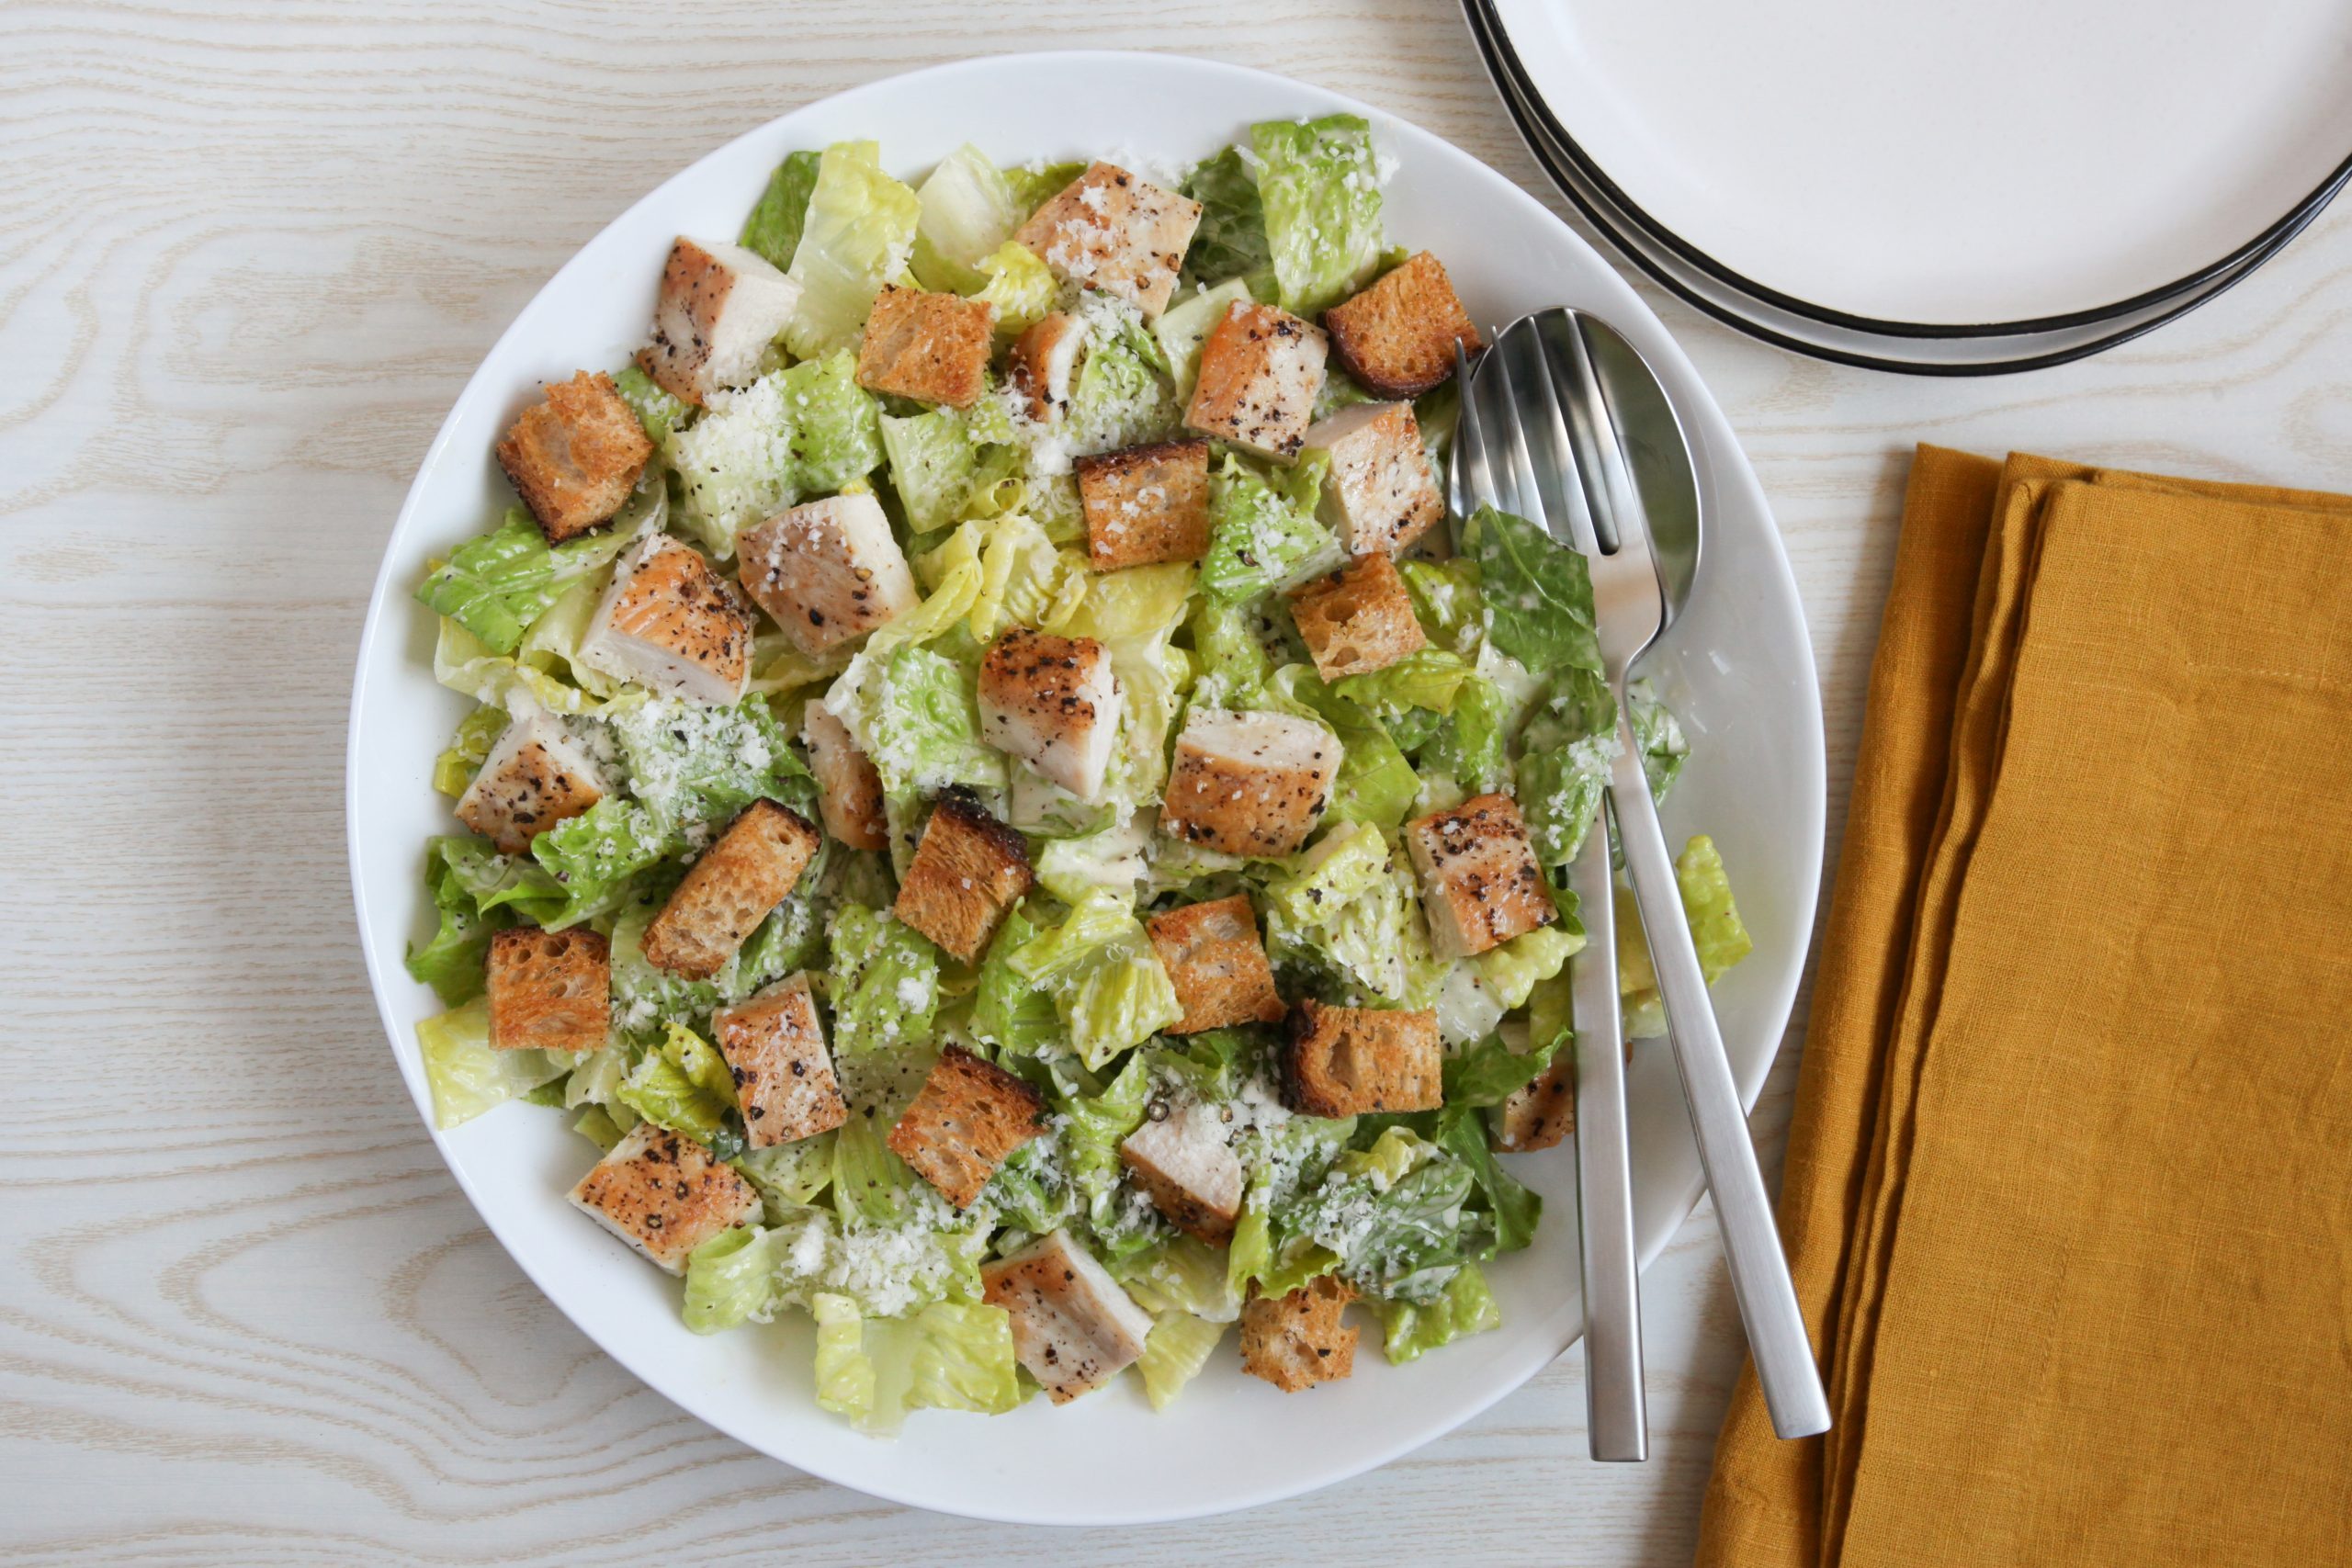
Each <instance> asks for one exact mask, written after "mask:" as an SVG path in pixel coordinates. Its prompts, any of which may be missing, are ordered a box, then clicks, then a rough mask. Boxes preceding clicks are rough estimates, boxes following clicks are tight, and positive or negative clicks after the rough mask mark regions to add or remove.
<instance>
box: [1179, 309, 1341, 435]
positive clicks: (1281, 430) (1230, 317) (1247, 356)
mask: <svg viewBox="0 0 2352 1568" xmlns="http://www.w3.org/2000/svg"><path fill="white" fill-rule="evenodd" d="M1327 352H1328V350H1327V348H1326V345H1325V344H1324V341H1323V333H1322V331H1321V329H1319V328H1317V327H1313V326H1309V325H1308V324H1307V323H1306V322H1305V321H1300V320H1299V319H1298V318H1297V317H1296V316H1294V315H1292V314H1291V313H1290V312H1289V311H1288V310H1276V309H1275V308H1274V307H1273V306H1272V305H1261V304H1258V303H1256V302H1254V301H1251V300H1244V299H1237V300H1235V301H1234V302H1233V304H1232V305H1231V307H1230V308H1228V309H1227V311H1226V313H1225V319H1224V320H1223V321H1219V322H1217V324H1216V326H1215V327H1213V328H1211V329H1210V330H1209V336H1208V341H1207V342H1206V343H1204V344H1202V345H1201V378H1200V380H1199V381H1198V382H1196V383H1195V384H1194V385H1193V403H1192V406H1191V407H1190V408H1189V409H1187V410H1185V412H1184V423H1186V424H1187V425H1190V426H1191V427H1192V428H1193V429H1194V430H1197V431H1199V432H1200V433H1201V434H1203V435H1213V436H1216V438H1217V439H1218V440H1220V441H1229V442H1231V443H1232V444H1233V445H1234V446H1241V447H1246V448H1248V449H1249V450H1250V451H1252V452H1256V453H1258V454H1260V455H1261V456H1262V457H1274V458H1278V459H1280V460H1281V461H1283V462H1285V463H1287V462H1289V461H1290V460H1291V459H1292V458H1294V457H1297V456H1298V455H1299V453H1300V452H1301V451H1303V450H1305V448H1306V430H1307V426H1308V425H1309V424H1310V423H1313V421H1314V417H1315V399H1316V395H1317V393H1319V392H1320V391H1322V389H1323V361H1324V355H1325V354H1326V353H1327Z"/></svg>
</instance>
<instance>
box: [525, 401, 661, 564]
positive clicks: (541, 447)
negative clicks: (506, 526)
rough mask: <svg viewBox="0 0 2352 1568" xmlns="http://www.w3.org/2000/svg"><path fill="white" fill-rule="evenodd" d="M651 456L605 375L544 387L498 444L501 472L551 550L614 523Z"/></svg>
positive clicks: (642, 433) (641, 433)
mask: <svg viewBox="0 0 2352 1568" xmlns="http://www.w3.org/2000/svg"><path fill="white" fill-rule="evenodd" d="M651 456H653V443H652V442H650V441H649V440H647V439H646V438H645V427H644V426H643V425H641V424H639V423H638V420H637V413H636V411H634V410H632V409H631V408H630V407H629V406H628V404H627V403H626V402H623V401H622V400H621V392H620V389H619V388H618V387H616V386H615V385H614V384H613V378H611V377H610V376H607V375H605V373H604V372H602V371H598V372H596V373H595V374H594V375H591V374H589V373H588V372H587V371H585V370H582V372H580V374H578V375H577V376H574V377H573V378H571V380H569V381H554V382H549V383H548V387H547V398H546V399H545V400H543V401H540V402H537V403H533V404H532V405H531V406H530V407H529V408H526V409H525V410H524V411H523V416H522V417H521V418H520V419H517V420H516V421H515V423H514V426H513V428H511V429H509V430H508V431H507V433H506V434H505V435H504V436H503V437H501V438H500V440H499V443H498V466H499V467H500V468H504V469H505V470H506V477H507V478H508V479H512V480H513V481H514V483H515V494H517V495H519V496H521V497H522V498H523V504H524V505H526V506H527V507H529V508H530V509H531V515H532V517H533V518H535V519H537V522H538V525H539V532H541V533H542V534H545V535H546V536H548V543H549V544H551V545H560V544H561V543H563V541H564V540H566V539H569V538H571V537H573V536H576V535H580V534H584V533H586V532H587V531H588V530H589V529H591V528H594V527H595V526H596V525H598V524H600V523H605V522H609V521H611V519H612V515H613V513H616V512H618V511H619V510H620V509H621V507H622V505H623V503H625V502H627V501H628V498H629V492H630V491H634V490H636V489H637V481H638V479H639V476H641V475H642V474H643V473H644V472H645V460H646V459H647V458H648V457H651Z"/></svg>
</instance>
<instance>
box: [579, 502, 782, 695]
mask: <svg viewBox="0 0 2352 1568" xmlns="http://www.w3.org/2000/svg"><path fill="white" fill-rule="evenodd" d="M580 658H581V661H582V663H584V664H586V665H588V666H589V668H591V669H594V670H601V671H605V673H606V674H608V675H613V676H616V677H618V678H620V679H621V680H624V681H635V682H638V683H639V685H641V686H644V687H646V688H647V689H648V690H650V691H655V692H660V693H662V694H664V695H666V696H673V697H684V698H685V699H686V700H688V701H689V702H697V703H716V704H721V705H725V704H732V703H739V702H741V701H742V700H743V694H744V692H745V691H746V690H748V689H749V688H750V685H751V681H752V607H751V606H750V605H748V604H744V603H743V599H742V595H741V594H740V593H738V592H736V591H735V585H734V584H733V583H731V582H729V581H727V579H725V578H724V577H721V576H720V575H719V574H718V571H717V570H716V569H714V568H713V567H712V566H711V564H710V562H708V561H707V560H705V559H704V558H703V557H702V552H701V551H699V550H697V549H695V547H693V546H691V545H686V544H682V543H680V542H679V541H678V540H676V539H673V538H672V537H671V536H669V535H667V534H655V535H653V536H650V537H649V538H647V539H646V540H645V541H644V542H643V543H641V544H638V545H634V546H631V547H629V548H628V550H627V551H626V552H624V553H623V554H622V556H621V558H620V559H619V560H618V561H616V563H614V566H613V581H612V585H611V586H610V587H608V588H606V589H605V596H604V598H602V599H600V600H598V601H597V603H596V614H595V617H594V619H593V620H591V621H590V622H589V623H588V635H587V636H585V637H582V638H581V639H580Z"/></svg>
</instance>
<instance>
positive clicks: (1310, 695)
mask: <svg viewBox="0 0 2352 1568" xmlns="http://www.w3.org/2000/svg"><path fill="white" fill-rule="evenodd" d="M1273 690H1274V693H1275V694H1276V695H1278V696H1280V697H1283V698H1287V699H1289V701H1290V702H1291V704H1292V705H1295V707H1296V708H1298V709H1299V710H1301V711H1300V713H1299V716H1300V717H1302V718H1304V717H1313V718H1315V719H1317V720H1319V721H1320V722H1321V723H1323V724H1324V725H1325V726H1327V727H1328V728H1329V729H1330V730H1331V732H1332V733H1333V734H1335V735H1337V736H1338V737H1339V739H1340V769H1339V772H1338V773H1336V774H1335V775H1334V776H1333V778H1332V781H1331V803H1330V805H1329V806H1328V807H1325V809H1324V815H1325V817H1326V818H1327V819H1328V820H1330V821H1333V822H1369V823H1372V824H1374V826H1376V827H1380V828H1385V829H1389V830H1391V831H1394V830H1395V829H1397V826H1398V824H1400V823H1402V822H1403V821H1404V820H1405V817H1406V814H1407V813H1408V812H1409V811H1410V810H1411V809H1412V807H1413V799H1414V796H1415V795H1417V794H1419V790H1420V779H1419V776H1418V775H1417V774H1416V773H1414V772H1413V765H1412V764H1411V763H1410V762H1408V761H1406V760H1405V753H1404V751H1403V750H1402V749H1400V748H1399V747H1398V746H1397V742H1396V741H1395V740H1394V739H1391V738H1390V736H1389V733H1388V731H1387V730H1386V729H1385V728H1382V727H1381V725H1380V724H1379V723H1378V722H1377V721H1376V720H1374V718H1373V716H1371V715H1370V714H1367V713H1366V712H1364V710H1363V708H1362V707H1361V706H1359V705H1357V704H1355V703H1353V702H1351V701H1350V700H1349V699H1348V698H1347V697H1346V696H1344V695H1343V694H1341V693H1340V690H1339V688H1338V687H1337V686H1336V685H1326V684H1325V683H1324V682H1323V681H1322V680H1321V679H1320V678H1319V677H1318V676H1317V674H1316V673H1315V671H1314V670H1313V669H1312V668H1311V667H1309V666H1307V665H1305V664H1292V665H1287V666H1285V667H1284V668H1283V670H1281V671H1278V672H1277V673H1276V674H1275V676H1274V682H1273Z"/></svg>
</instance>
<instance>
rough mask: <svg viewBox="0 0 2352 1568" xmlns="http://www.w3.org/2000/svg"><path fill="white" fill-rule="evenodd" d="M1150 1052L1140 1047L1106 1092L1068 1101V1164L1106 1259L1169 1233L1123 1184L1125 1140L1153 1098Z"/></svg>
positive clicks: (1064, 1134) (1064, 1133)
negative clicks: (1132, 1200)
mask: <svg viewBox="0 0 2352 1568" xmlns="http://www.w3.org/2000/svg"><path fill="white" fill-rule="evenodd" d="M1144 1055H1145V1054H1144V1053H1143V1052H1140V1051H1139V1052H1137V1053H1136V1055H1133V1056H1130V1057H1129V1058H1128V1059H1127V1065H1126V1066H1125V1067H1123V1068H1121V1069H1120V1072H1119V1075H1118V1077H1114V1078H1113V1079H1112V1080H1111V1082H1110V1083H1109V1084H1108V1085H1107V1086H1106V1087H1105V1088H1104V1089H1103V1091H1102V1092H1101V1093H1100V1094H1095V1095H1072V1096H1069V1098H1068V1099H1067V1100H1064V1101H1063V1107H1062V1108H1063V1111H1064V1112H1065V1113H1066V1114H1067V1116H1068V1117H1069V1122H1068V1124H1067V1125H1066V1126H1064V1127H1063V1128H1062V1129H1061V1130H1060V1142H1061V1156H1062V1158H1061V1165H1062V1169H1063V1170H1064V1171H1065V1172H1066V1173H1067V1174H1068V1178H1069V1185H1070V1189H1071V1190H1072V1191H1073V1192H1074V1193H1075V1194H1076V1195H1077V1197H1078V1199H1079V1201H1080V1202H1081V1203H1082V1204H1083V1205H1084V1207H1085V1211H1086V1217H1087V1225H1088V1228H1089V1229H1091V1231H1092V1232H1093V1233H1094V1240H1095V1243H1096V1245H1097V1247H1098V1248H1099V1249H1100V1251H1101V1254H1102V1256H1103V1261H1104V1262H1105V1263H1106V1264H1108V1263H1115V1262H1119V1261H1122V1260H1124V1259H1126V1258H1132V1257H1134V1256H1135V1255H1136V1254H1137V1253H1139V1252H1141V1251H1143V1250H1144V1249H1145V1248H1147V1247H1151V1246H1153V1245H1154V1244H1155V1243H1157V1242H1159V1240H1160V1238H1161V1237H1163V1236H1164V1235H1167V1230H1166V1227H1165V1226H1163V1225H1162V1224H1160V1223H1159V1217H1158V1213H1157V1212H1156V1211H1153V1210H1151V1209H1149V1208H1148V1206H1136V1205H1132V1204H1129V1203H1128V1202H1126V1201H1125V1192H1124V1191H1123V1190H1122V1188H1121V1178H1122V1176H1123V1175H1124V1174H1125V1168H1124V1167H1123V1166H1122V1164H1121V1162H1120V1159H1119V1145H1120V1144H1121V1143H1122V1142H1124V1141H1125V1139H1126V1137H1127V1136H1128V1134H1132V1133H1133V1132H1134V1131H1135V1130H1136V1128H1138V1127H1140V1126H1142V1125H1143V1119H1144V1113H1145V1111H1146V1109H1147V1107H1148V1105H1149V1103H1150V1100H1151V1069H1150V1065H1149V1064H1148V1062H1146V1061H1145V1060H1144Z"/></svg>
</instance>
